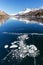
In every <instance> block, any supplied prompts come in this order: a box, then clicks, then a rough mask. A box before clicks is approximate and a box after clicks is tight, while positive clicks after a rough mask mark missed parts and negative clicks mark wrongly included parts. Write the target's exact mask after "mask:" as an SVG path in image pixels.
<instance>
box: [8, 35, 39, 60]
mask: <svg viewBox="0 0 43 65" xmlns="http://www.w3.org/2000/svg"><path fill="white" fill-rule="evenodd" d="M28 39H29V37H28V35H27V34H24V35H20V36H18V38H17V41H14V42H12V43H11V46H10V47H9V48H13V52H12V53H11V54H12V57H13V58H14V57H16V59H18V58H20V59H23V58H25V57H26V56H31V57H36V56H37V55H38V54H39V50H38V49H37V47H36V46H35V45H26V43H25V40H28ZM15 43H16V44H15Z"/></svg>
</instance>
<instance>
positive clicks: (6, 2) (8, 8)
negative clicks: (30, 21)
mask: <svg viewBox="0 0 43 65" xmlns="http://www.w3.org/2000/svg"><path fill="white" fill-rule="evenodd" d="M40 6H43V0H0V10H2V11H5V12H6V13H8V14H14V13H18V12H19V11H22V10H24V9H25V8H39V7H40Z"/></svg>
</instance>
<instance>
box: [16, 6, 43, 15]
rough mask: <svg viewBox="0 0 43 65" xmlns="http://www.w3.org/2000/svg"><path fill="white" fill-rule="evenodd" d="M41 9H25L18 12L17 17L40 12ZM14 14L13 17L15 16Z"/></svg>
mask: <svg viewBox="0 0 43 65" xmlns="http://www.w3.org/2000/svg"><path fill="white" fill-rule="evenodd" d="M42 9H43V6H41V7H40V8H31V9H30V8H26V9H24V10H23V11H20V12H18V13H17V14H18V15H23V14H26V13H29V12H36V11H39V10H42ZM17 14H15V15H17Z"/></svg>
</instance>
